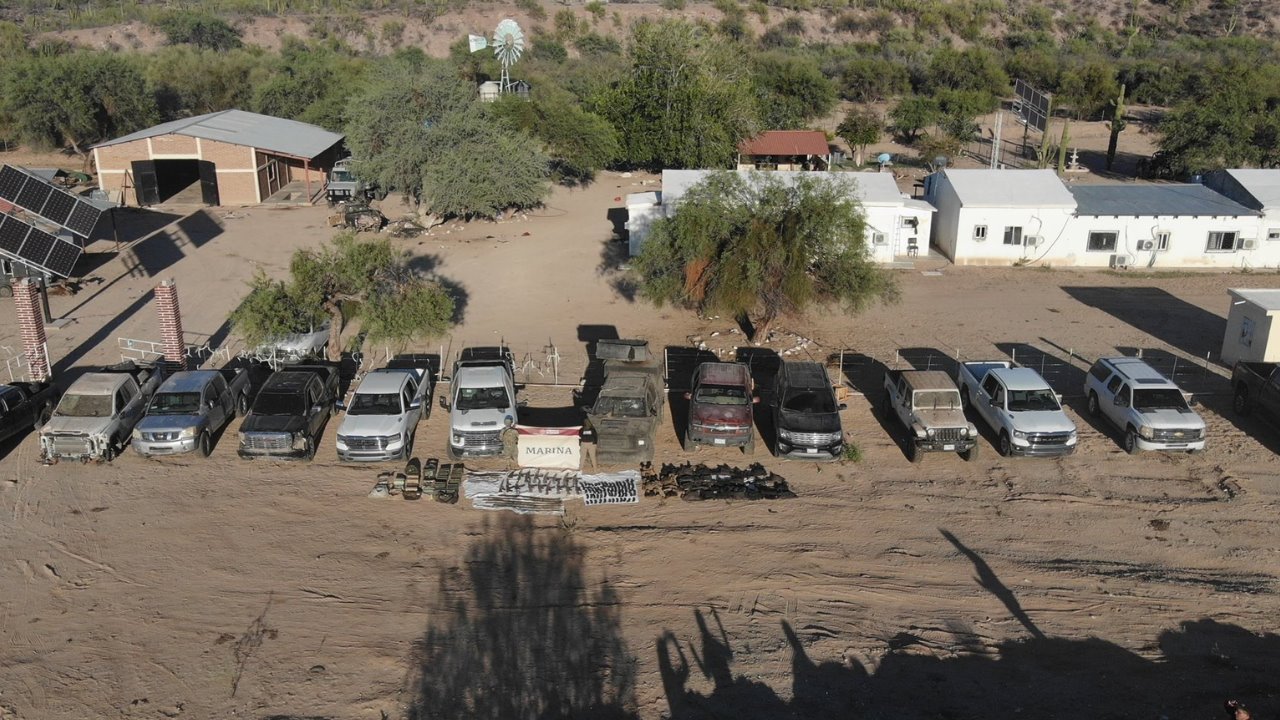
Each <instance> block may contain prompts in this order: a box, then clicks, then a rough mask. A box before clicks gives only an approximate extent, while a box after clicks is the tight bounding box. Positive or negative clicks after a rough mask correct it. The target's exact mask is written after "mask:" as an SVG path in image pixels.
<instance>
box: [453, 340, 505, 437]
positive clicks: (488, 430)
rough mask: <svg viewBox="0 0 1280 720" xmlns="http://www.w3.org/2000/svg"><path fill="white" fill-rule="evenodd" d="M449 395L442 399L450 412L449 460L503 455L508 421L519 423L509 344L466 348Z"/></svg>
mask: <svg viewBox="0 0 1280 720" xmlns="http://www.w3.org/2000/svg"><path fill="white" fill-rule="evenodd" d="M449 395H450V398H451V399H447V398H445V397H444V396H441V397H440V406H441V407H443V408H444V409H445V410H448V411H449V445H448V447H447V450H448V455H449V458H450V459H451V460H457V459H459V458H463V457H483V456H494V455H500V454H502V429H503V427H504V426H505V425H506V421H507V420H508V419H510V420H511V422H512V424H516V423H518V422H519V420H518V415H517V409H518V408H517V404H516V386H515V357H514V356H513V355H512V354H511V350H510V349H509V348H507V347H506V346H505V345H499V346H486V347H469V348H465V349H464V350H463V351H462V353H461V354H460V355H459V357H458V360H457V362H455V363H454V364H453V375H452V376H451V378H450V381H449Z"/></svg>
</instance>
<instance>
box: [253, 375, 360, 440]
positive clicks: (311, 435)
mask: <svg viewBox="0 0 1280 720" xmlns="http://www.w3.org/2000/svg"><path fill="white" fill-rule="evenodd" d="M338 381H339V375H338V367H337V366H335V365H286V366H285V367H283V368H281V369H280V371H279V372H276V373H275V374H274V375H272V376H271V377H270V378H269V379H268V380H267V382H266V383H264V384H263V386H262V389H261V390H259V391H258V396H257V397H256V398H255V399H254V401H253V407H252V408H250V410H249V414H248V415H246V416H245V418H244V421H243V422H241V423H240V448H239V450H238V453H239V455H240V457H242V458H277V459H305V460H310V459H311V458H312V457H314V456H315V454H316V447H317V446H318V445H319V440H320V433H322V432H324V426H325V424H326V423H327V422H328V421H329V418H330V417H331V416H332V415H333V411H334V408H335V406H336V403H337V401H338V400H339V398H340V397H341V395H340V393H339V382H338Z"/></svg>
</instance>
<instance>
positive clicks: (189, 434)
mask: <svg viewBox="0 0 1280 720" xmlns="http://www.w3.org/2000/svg"><path fill="white" fill-rule="evenodd" d="M195 436H196V429H195V428H193V427H185V428H182V429H181V430H179V431H178V439H179V440H190V439H191V438H193V437H195Z"/></svg>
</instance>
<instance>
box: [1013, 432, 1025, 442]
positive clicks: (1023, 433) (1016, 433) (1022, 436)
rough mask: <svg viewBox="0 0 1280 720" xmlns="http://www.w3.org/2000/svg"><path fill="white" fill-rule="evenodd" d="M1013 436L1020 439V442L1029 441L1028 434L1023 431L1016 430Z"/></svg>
mask: <svg viewBox="0 0 1280 720" xmlns="http://www.w3.org/2000/svg"><path fill="white" fill-rule="evenodd" d="M1013 436H1014V437H1016V438H1018V439H1019V440H1026V439H1027V434H1026V433H1025V432H1023V431H1021V430H1014V431H1013Z"/></svg>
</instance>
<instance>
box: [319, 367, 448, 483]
mask: <svg viewBox="0 0 1280 720" xmlns="http://www.w3.org/2000/svg"><path fill="white" fill-rule="evenodd" d="M392 365H400V367H392ZM406 365H407V366H406ZM437 367H438V363H415V362H414V361H413V360H412V359H411V358H409V359H408V362H394V361H393V362H392V363H391V364H390V365H388V367H385V368H381V369H379V370H374V371H373V372H371V373H369V374H368V375H365V376H364V379H363V380H361V381H360V385H359V387H357V388H356V391H355V393H354V394H353V395H352V396H351V400H350V401H349V402H347V403H345V404H343V405H340V406H339V407H341V408H342V409H343V410H345V411H346V416H345V417H344V418H343V419H342V424H341V425H339V426H338V437H337V446H338V459H340V460H344V461H348V462H377V461H379V460H399V459H406V458H408V457H409V456H410V455H411V454H412V453H413V441H414V436H415V435H416V434H417V432H418V422H419V421H420V420H422V417H423V413H424V412H430V410H431V403H430V402H429V401H426V400H427V399H428V398H430V397H431V387H432V383H431V381H432V376H433V373H434V372H435V370H436V368H437ZM424 401H426V402H424Z"/></svg>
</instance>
